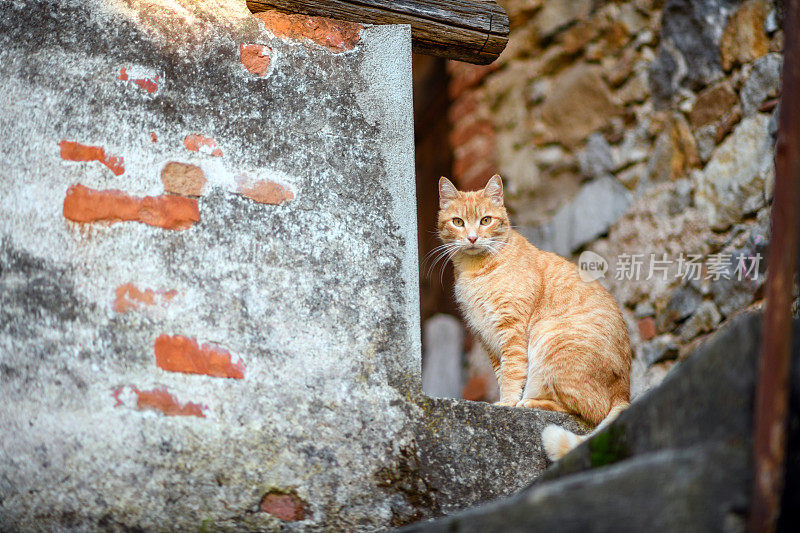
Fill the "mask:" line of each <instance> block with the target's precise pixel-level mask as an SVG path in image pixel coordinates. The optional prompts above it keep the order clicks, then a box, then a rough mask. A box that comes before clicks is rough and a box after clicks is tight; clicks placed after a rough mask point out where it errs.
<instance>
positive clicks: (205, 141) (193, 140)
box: [183, 133, 222, 157]
mask: <svg viewBox="0 0 800 533" xmlns="http://www.w3.org/2000/svg"><path fill="white" fill-rule="evenodd" d="M183 145H184V146H185V147H186V149H187V150H190V151H192V152H200V153H201V154H206V155H213V156H214V157H222V150H220V149H219V148H218V147H217V141H215V140H214V139H212V138H211V137H203V136H202V135H197V134H194V133H193V134H191V135H187V136H186V138H185V139H184V140H183Z"/></svg>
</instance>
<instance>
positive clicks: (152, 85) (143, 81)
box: [117, 67, 158, 94]
mask: <svg viewBox="0 0 800 533" xmlns="http://www.w3.org/2000/svg"><path fill="white" fill-rule="evenodd" d="M117 79H120V80H122V81H128V80H129V79H130V76H128V72H127V69H126V68H125V67H122V68H121V69H120V71H119V76H118V78H117ZM130 81H132V82H133V83H135V84H136V85H138V86H139V88H141V89H142V90H144V91H147V92H148V93H150V94H153V93H154V92H156V91H157V90H158V76H153V77H152V78H139V79H131V80H130Z"/></svg>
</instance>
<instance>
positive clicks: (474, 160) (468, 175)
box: [453, 135, 494, 190]
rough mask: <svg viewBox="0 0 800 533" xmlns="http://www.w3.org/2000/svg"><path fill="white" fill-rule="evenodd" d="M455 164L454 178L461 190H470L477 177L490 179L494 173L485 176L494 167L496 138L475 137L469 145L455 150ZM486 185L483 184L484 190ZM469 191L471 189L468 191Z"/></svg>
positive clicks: (490, 136) (481, 185)
mask: <svg viewBox="0 0 800 533" xmlns="http://www.w3.org/2000/svg"><path fill="white" fill-rule="evenodd" d="M454 155H455V160H454V162H453V177H454V178H455V179H456V180H457V181H458V185H459V186H460V187H461V188H468V187H470V185H471V182H472V181H473V180H474V179H475V178H476V177H482V179H483V181H485V180H486V179H488V177H489V176H491V175H492V173H490V174H488V175H484V174H485V170H486V169H487V168H488V169H490V170H492V169H493V167H494V136H493V135H488V136H480V137H473V138H472V139H471V140H470V141H469V142H468V143H467V144H465V145H463V146H460V147H458V149H457V150H455V154H454ZM483 185H485V183H481V184H480V187H479V188H482V187H483ZM468 190H469V189H468Z"/></svg>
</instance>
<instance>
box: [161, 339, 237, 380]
mask: <svg viewBox="0 0 800 533" xmlns="http://www.w3.org/2000/svg"><path fill="white" fill-rule="evenodd" d="M154 351H155V354H156V365H158V367H159V368H161V369H162V370H168V371H170V372H183V373H185V374H204V375H206V376H215V377H220V378H235V379H242V378H244V364H243V363H242V361H241V359H240V360H239V361H238V362H236V363H234V362H233V361H232V360H231V354H230V352H229V351H227V350H224V349H222V348H217V347H215V346H211V345H209V344H203V345H202V346H200V345H199V344H198V343H197V341H196V340H194V339H190V338H188V337H184V336H182V335H175V336H169V335H161V336H159V337H158V338H157V339H156V342H155V345H154Z"/></svg>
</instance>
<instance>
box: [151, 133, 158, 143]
mask: <svg viewBox="0 0 800 533" xmlns="http://www.w3.org/2000/svg"><path fill="white" fill-rule="evenodd" d="M150 140H151V141H153V142H156V141H158V137H156V134H155V132H152V131H151V132H150Z"/></svg>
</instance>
